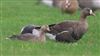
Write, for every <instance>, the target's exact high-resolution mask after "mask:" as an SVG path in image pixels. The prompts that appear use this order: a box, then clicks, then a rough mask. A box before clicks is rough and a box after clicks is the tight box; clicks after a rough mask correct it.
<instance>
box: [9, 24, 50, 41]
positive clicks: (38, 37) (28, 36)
mask: <svg viewBox="0 0 100 56" xmlns="http://www.w3.org/2000/svg"><path fill="white" fill-rule="evenodd" d="M47 31H50V29H49V27H48V26H47V25H43V26H42V27H41V28H40V29H38V30H37V29H33V30H32V33H25V34H20V35H13V36H11V37H10V38H11V39H19V40H24V41H27V40H32V41H40V42H45V41H46V37H45V33H46V32H47ZM33 33H34V34H33Z"/></svg>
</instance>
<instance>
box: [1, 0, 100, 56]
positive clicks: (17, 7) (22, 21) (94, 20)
mask: <svg viewBox="0 0 100 56" xmlns="http://www.w3.org/2000/svg"><path fill="white" fill-rule="evenodd" d="M36 2H37V0H0V55H1V56H100V11H96V13H95V14H96V16H90V17H88V19H87V20H88V23H89V28H88V31H87V33H86V34H85V35H84V36H83V38H82V39H81V40H79V41H78V42H77V43H73V44H72V43H70V44H68V43H59V42H56V41H52V40H47V42H46V43H33V42H27V41H26V42H25V41H19V40H8V39H6V38H7V37H9V36H11V35H13V34H19V33H20V30H21V28H22V27H23V26H25V25H29V24H34V25H44V24H53V23H59V22H62V21H65V20H78V19H79V16H80V13H79V11H77V12H76V13H75V14H73V15H69V14H62V13H61V12H60V10H58V9H57V8H53V7H48V6H45V5H43V4H39V5H36Z"/></svg>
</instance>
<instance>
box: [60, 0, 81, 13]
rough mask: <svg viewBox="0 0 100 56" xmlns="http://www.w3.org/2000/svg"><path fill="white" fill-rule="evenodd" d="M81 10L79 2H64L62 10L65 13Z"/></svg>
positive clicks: (74, 0)
mask: <svg viewBox="0 0 100 56" xmlns="http://www.w3.org/2000/svg"><path fill="white" fill-rule="evenodd" d="M78 8H79V5H78V1H77V0H64V2H63V3H62V5H61V10H62V12H63V13H70V14H73V13H75V12H76V11H77V10H78Z"/></svg>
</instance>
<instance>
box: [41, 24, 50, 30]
mask: <svg viewBox="0 0 100 56" xmlns="http://www.w3.org/2000/svg"><path fill="white" fill-rule="evenodd" d="M40 29H41V30H42V31H44V32H47V31H50V29H49V26H48V25H43V26H41V28H40Z"/></svg>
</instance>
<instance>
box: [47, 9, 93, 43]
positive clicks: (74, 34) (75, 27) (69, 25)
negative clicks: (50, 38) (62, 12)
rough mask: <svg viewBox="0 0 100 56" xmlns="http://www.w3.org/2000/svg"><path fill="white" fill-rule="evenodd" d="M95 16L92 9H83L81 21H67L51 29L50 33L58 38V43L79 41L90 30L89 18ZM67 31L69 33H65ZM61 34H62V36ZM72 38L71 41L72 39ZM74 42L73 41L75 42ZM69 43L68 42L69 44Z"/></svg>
mask: <svg viewBox="0 0 100 56" xmlns="http://www.w3.org/2000/svg"><path fill="white" fill-rule="evenodd" d="M90 15H94V13H93V12H92V10H91V9H90V8H85V9H83V11H82V13H81V16H80V20H79V21H65V22H61V23H58V24H56V25H54V26H53V27H50V30H51V31H49V33H51V34H53V35H55V36H56V40H58V41H66V42H67V41H68V40H69V41H70V42H72V40H71V39H72V38H73V39H74V40H79V39H80V38H81V37H82V36H83V34H84V33H85V32H86V31H87V29H88V23H87V19H86V18H87V16H90ZM63 31H67V32H63ZM61 32H63V33H61ZM60 33H61V34H60ZM70 38H71V39H70ZM74 40H73V41H74ZM69 41H68V42H69Z"/></svg>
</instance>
